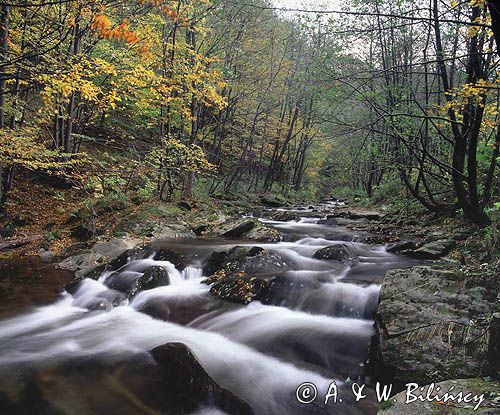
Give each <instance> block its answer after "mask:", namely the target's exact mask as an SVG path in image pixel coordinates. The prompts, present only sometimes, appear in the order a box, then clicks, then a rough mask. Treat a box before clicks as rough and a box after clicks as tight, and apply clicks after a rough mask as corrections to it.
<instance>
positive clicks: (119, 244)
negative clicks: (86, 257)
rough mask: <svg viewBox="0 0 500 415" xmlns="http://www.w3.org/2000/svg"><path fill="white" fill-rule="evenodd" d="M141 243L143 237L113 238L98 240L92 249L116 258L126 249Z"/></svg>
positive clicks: (105, 255)
mask: <svg viewBox="0 0 500 415" xmlns="http://www.w3.org/2000/svg"><path fill="white" fill-rule="evenodd" d="M141 244H142V240H141V239H131V238H113V239H110V240H108V241H99V242H96V243H95V244H94V245H93V246H92V248H90V249H91V250H92V252H95V253H97V254H100V255H102V256H104V257H106V258H108V259H110V258H116V257H117V256H119V255H121V254H122V253H124V252H125V251H128V250H130V249H132V248H135V247H137V246H139V245H141Z"/></svg>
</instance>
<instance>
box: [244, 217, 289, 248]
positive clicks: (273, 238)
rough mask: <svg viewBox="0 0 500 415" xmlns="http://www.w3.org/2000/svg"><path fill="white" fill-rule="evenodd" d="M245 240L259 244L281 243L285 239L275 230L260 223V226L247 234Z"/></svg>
mask: <svg viewBox="0 0 500 415" xmlns="http://www.w3.org/2000/svg"><path fill="white" fill-rule="evenodd" d="M245 238H247V239H251V240H253V241H259V242H267V243H271V242H279V241H281V240H282V239H283V237H282V235H281V234H280V233H279V232H278V231H277V230H276V229H273V228H270V227H268V226H265V225H263V224H262V223H260V222H259V223H258V226H256V227H254V228H253V229H252V230H250V231H249V232H247V233H246V234H245Z"/></svg>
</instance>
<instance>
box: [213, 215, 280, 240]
mask: <svg viewBox="0 0 500 415" xmlns="http://www.w3.org/2000/svg"><path fill="white" fill-rule="evenodd" d="M210 234H211V235H212V236H219V237H223V238H245V239H252V240H255V241H260V242H276V241H279V240H280V239H281V235H280V233H279V232H278V231H277V230H276V229H273V228H270V227H268V226H265V225H264V224H262V223H261V222H260V221H259V220H258V219H255V218H239V219H231V220H228V221H226V222H224V223H221V224H218V225H216V226H214V227H213V228H212V229H211V232H210Z"/></svg>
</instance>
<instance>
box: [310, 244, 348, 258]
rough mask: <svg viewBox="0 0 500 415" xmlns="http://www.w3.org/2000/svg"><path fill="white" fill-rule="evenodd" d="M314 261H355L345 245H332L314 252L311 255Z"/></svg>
mask: <svg viewBox="0 0 500 415" xmlns="http://www.w3.org/2000/svg"><path fill="white" fill-rule="evenodd" d="M313 257H314V258H316V259H326V260H329V261H338V262H353V261H355V260H356V259H357V257H356V255H355V254H354V253H353V252H352V250H351V248H350V247H349V245H347V244H340V245H332V246H327V247H326V248H323V249H320V250H318V251H316V252H315V253H314V255H313Z"/></svg>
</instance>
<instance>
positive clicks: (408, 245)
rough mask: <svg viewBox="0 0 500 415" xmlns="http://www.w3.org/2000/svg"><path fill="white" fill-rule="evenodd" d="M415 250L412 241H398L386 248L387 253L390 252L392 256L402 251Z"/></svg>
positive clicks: (415, 245) (414, 244)
mask: <svg viewBox="0 0 500 415" xmlns="http://www.w3.org/2000/svg"><path fill="white" fill-rule="evenodd" d="M416 248H417V244H416V243H415V242H413V241H400V242H394V243H391V244H389V245H387V247H386V249H385V250H386V251H387V252H391V253H393V254H396V253H399V252H402V251H408V250H415V249H416Z"/></svg>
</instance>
